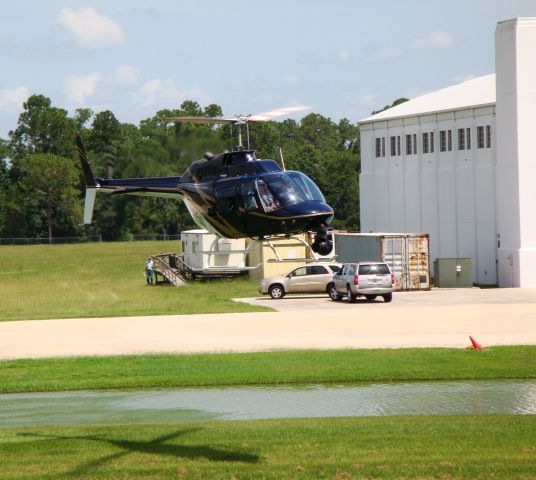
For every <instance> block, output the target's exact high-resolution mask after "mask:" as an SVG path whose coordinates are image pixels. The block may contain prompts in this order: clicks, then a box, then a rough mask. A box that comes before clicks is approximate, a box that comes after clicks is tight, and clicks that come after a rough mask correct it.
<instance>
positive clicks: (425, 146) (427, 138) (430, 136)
mask: <svg viewBox="0 0 536 480" xmlns="http://www.w3.org/2000/svg"><path fill="white" fill-rule="evenodd" d="M422 153H434V132H425V133H423V134H422Z"/></svg>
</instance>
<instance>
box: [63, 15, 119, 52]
mask: <svg viewBox="0 0 536 480" xmlns="http://www.w3.org/2000/svg"><path fill="white" fill-rule="evenodd" d="M56 21H57V22H58V23H59V24H60V25H62V26H63V27H65V28H67V30H69V31H70V32H71V33H72V34H73V35H74V38H75V40H76V42H77V43H78V45H79V46H81V47H83V48H88V49H94V48H103V47H109V46H112V45H117V44H120V43H122V42H123V41H124V37H125V36H124V34H123V30H121V27H120V26H119V25H118V24H117V23H115V22H114V21H113V20H111V19H109V18H108V17H105V16H104V15H101V14H99V13H98V12H97V11H96V10H95V9H94V8H92V7H89V8H81V9H80V10H72V9H70V8H63V9H62V10H61V11H60V13H59V14H58V16H57V17H56Z"/></svg>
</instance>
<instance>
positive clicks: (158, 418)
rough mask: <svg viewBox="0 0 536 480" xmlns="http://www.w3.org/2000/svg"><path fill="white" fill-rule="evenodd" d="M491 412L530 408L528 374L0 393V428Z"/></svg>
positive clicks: (534, 406) (535, 396) (534, 395)
mask: <svg viewBox="0 0 536 480" xmlns="http://www.w3.org/2000/svg"><path fill="white" fill-rule="evenodd" d="M494 413H502V414H535V413H536V380H498V381H466V382H463V381H462V382H460V381H456V382H419V383H397V384H388V385H378V384H373V385H340V386H322V385H314V386H307V387H295V386H284V387H273V386H270V387H229V388H195V389H193V388H189V389H176V390H157V391H141V392H140V391H137V392H136V391H134V392H58V393H30V394H9V395H0V427H12V426H18V427H20V426H39V425H69V424H95V423H141V422H185V421H192V420H206V419H221V420H242V419H244V420H246V419H247V420H252V419H268V418H303V417H355V416H384V415H453V414H494Z"/></svg>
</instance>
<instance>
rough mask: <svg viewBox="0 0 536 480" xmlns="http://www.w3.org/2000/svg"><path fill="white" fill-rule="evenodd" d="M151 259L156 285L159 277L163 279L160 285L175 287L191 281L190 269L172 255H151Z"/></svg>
mask: <svg viewBox="0 0 536 480" xmlns="http://www.w3.org/2000/svg"><path fill="white" fill-rule="evenodd" d="M151 259H152V260H153V264H154V266H153V271H154V273H155V280H156V283H159V280H158V276H159V275H160V276H161V277H162V279H163V280H162V283H171V284H173V285H175V286H176V287H178V286H179V285H184V284H185V283H186V282H187V281H190V280H192V279H193V274H192V269H191V268H190V267H189V266H188V265H186V264H185V263H184V262H183V261H182V259H181V258H180V257H179V256H177V255H176V254H174V253H159V254H158V255H151Z"/></svg>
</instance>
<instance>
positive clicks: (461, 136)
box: [458, 128, 465, 150]
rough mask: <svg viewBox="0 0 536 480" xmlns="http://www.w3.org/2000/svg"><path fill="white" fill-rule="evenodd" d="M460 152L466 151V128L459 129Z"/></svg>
mask: <svg viewBox="0 0 536 480" xmlns="http://www.w3.org/2000/svg"><path fill="white" fill-rule="evenodd" d="M458 150H465V128H458Z"/></svg>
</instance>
